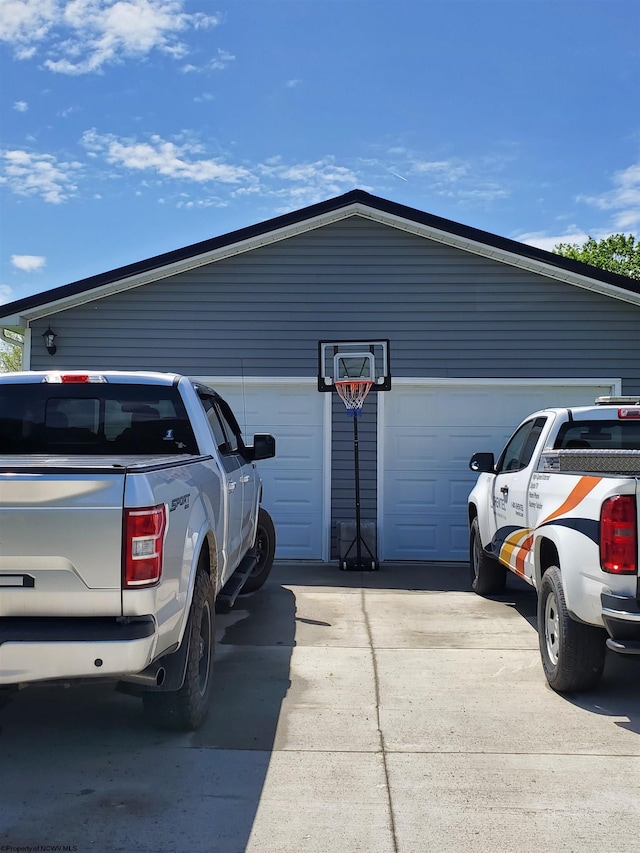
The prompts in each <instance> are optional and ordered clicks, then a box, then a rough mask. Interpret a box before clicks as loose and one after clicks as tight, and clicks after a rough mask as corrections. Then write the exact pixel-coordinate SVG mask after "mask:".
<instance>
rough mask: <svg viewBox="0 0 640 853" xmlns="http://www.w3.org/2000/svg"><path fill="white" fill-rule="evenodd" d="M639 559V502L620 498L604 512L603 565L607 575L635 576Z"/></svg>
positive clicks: (612, 500) (604, 506)
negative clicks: (637, 503) (637, 508)
mask: <svg viewBox="0 0 640 853" xmlns="http://www.w3.org/2000/svg"><path fill="white" fill-rule="evenodd" d="M637 558H638V531H637V523H636V499H635V497H633V495H616V496H615V497H613V498H608V499H607V500H606V501H605V502H604V503H603V504H602V510H601V512H600V565H601V566H602V571H603V572H610V573H613V574H620V575H628V574H635V572H636V570H637Z"/></svg>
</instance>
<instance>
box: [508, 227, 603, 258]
mask: <svg viewBox="0 0 640 853" xmlns="http://www.w3.org/2000/svg"><path fill="white" fill-rule="evenodd" d="M513 239H514V240H518V242H519V243H526V244H527V245H528V246H535V247H536V248H538V249H545V251H547V252H551V251H553V249H554V248H555V247H556V246H557V245H558V243H572V244H573V243H577V244H578V245H579V246H581V245H582V244H583V243H585V242H586V241H587V240H588V239H589V235H588V234H585V232H584V231H583V230H582V229H581V228H578V226H577V225H572V226H570V227H569V228H568V229H566V230H565V231H563V232H562V233H559V234H556V235H549V234H548V233H547V232H546V231H531V232H528V233H524V234H518V235H517V236H515V237H514V238H513Z"/></svg>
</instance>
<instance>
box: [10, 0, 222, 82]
mask: <svg viewBox="0 0 640 853" xmlns="http://www.w3.org/2000/svg"><path fill="white" fill-rule="evenodd" d="M184 6H185V0H5V2H4V3H3V4H2V6H0V40H3V41H6V42H8V43H9V44H11V45H13V47H14V52H15V55H16V57H17V58H18V59H29V58H31V57H33V56H34V54H35V52H36V50H37V49H38V48H43V49H44V51H45V53H46V55H47V58H46V60H45V62H44V65H45V67H46V68H48V69H49V70H50V71H53V72H56V73H59V74H70V75H79V74H89V73H99V72H101V71H102V70H103V68H104V66H106V65H109V64H112V63H116V62H121V61H123V60H124V59H127V58H143V57H146V56H147V55H149V54H150V53H151V52H152V51H154V50H158V51H161V52H162V53H164V54H166V55H168V56H171V57H172V58H174V59H180V58H182V57H184V56H185V55H186V54H187V53H188V48H187V46H186V44H184V43H183V41H181V38H180V37H181V35H183V34H185V33H186V32H187V31H188V30H193V29H203V28H206V27H212V26H215V25H217V24H218V23H219V22H220V18H219V17H218V16H216V15H205V14H204V13H201V12H194V13H187V12H185V11H184ZM225 57H226V54H225ZM215 61H217V62H223V61H224V58H223V59H220V57H218V58H217V59H216V60H215Z"/></svg>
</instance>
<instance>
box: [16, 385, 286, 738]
mask: <svg viewBox="0 0 640 853" xmlns="http://www.w3.org/2000/svg"><path fill="white" fill-rule="evenodd" d="M274 455H275V439H274V438H273V437H272V436H271V435H266V434H259V435H255V436H254V438H253V444H252V445H250V446H249V445H245V443H244V441H243V438H242V434H241V430H240V428H239V426H238V423H237V420H236V418H235V417H234V415H233V413H232V411H231V409H230V408H229V406H228V405H227V403H226V402H225V401H224V400H223V399H222V398H221V397H220V396H219V395H218V394H216V392H215V391H213V390H212V389H210V388H208V387H206V386H204V385H201V384H199V383H197V382H194V381H191V380H190V379H188V378H187V377H184V376H177V375H173V374H160V373H129V372H118V371H114V372H102V373H101V372H96V371H87V372H81V371H67V372H63V373H52V372H42V373H37V372H30V373H13V374H4V375H2V376H0V704H2V703H4V702H6V701H7V700H8V699H9V697H10V696H11V694H12V693H13V692H14V691H15V690H16V689H17V688H19V687H22V686H25V685H27V684H29V683H31V682H45V681H50V680H57V681H65V682H73V681H76V680H83V679H96V678H102V679H108V680H113V681H115V682H117V683H119V685H120V686H121V688H122V689H124V690H125V691H126V692H132V693H134V694H135V695H141V697H142V699H143V704H144V709H145V713H146V715H147V716H148V717H149V718H150V721H151V722H152V723H153V724H155V725H159V726H161V727H166V728H175V729H183V730H191V729H195V728H197V727H198V726H199V725H200V724H201V723H202V721H203V720H204V718H205V716H206V713H207V709H208V705H209V701H210V694H211V688H212V678H211V665H212V659H213V651H214V627H213V626H214V612H215V610H216V609H223V608H224V609H227V608H229V607H230V606H232V604H233V602H234V600H235V597H236V596H237V595H238V594H239V593H240V592H243V593H244V592H251V591H254V590H256V589H258V588H259V587H260V586H262V584H263V583H264V582H265V580H266V579H267V576H268V574H269V572H270V570H271V566H272V563H273V559H274V553H275V532H274V526H273V522H272V520H271V518H270V516H269V515H268V513H267V512H266V511H265V510H264V509H263V508H262V507H261V506H260V501H261V496H262V484H261V480H260V477H259V475H258V472H257V469H256V464H255V463H256V462H257V461H258V460H260V459H267V458H270V457H272V456H274Z"/></svg>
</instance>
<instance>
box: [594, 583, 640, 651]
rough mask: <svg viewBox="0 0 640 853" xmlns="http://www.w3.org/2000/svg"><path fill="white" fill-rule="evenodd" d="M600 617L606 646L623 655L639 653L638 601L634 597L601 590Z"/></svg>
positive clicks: (639, 621) (639, 609)
mask: <svg viewBox="0 0 640 853" xmlns="http://www.w3.org/2000/svg"><path fill="white" fill-rule="evenodd" d="M600 601H601V603H602V619H603V621H604V625H605V628H606V629H607V631H608V633H609V639H608V640H607V647H608V648H610V649H611V650H612V651H614V652H619V653H620V654H624V655H640V603H639V602H638V600H637V599H636V598H630V597H627V596H622V595H612V594H611V593H607V592H603V593H602V594H601V595H600Z"/></svg>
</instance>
